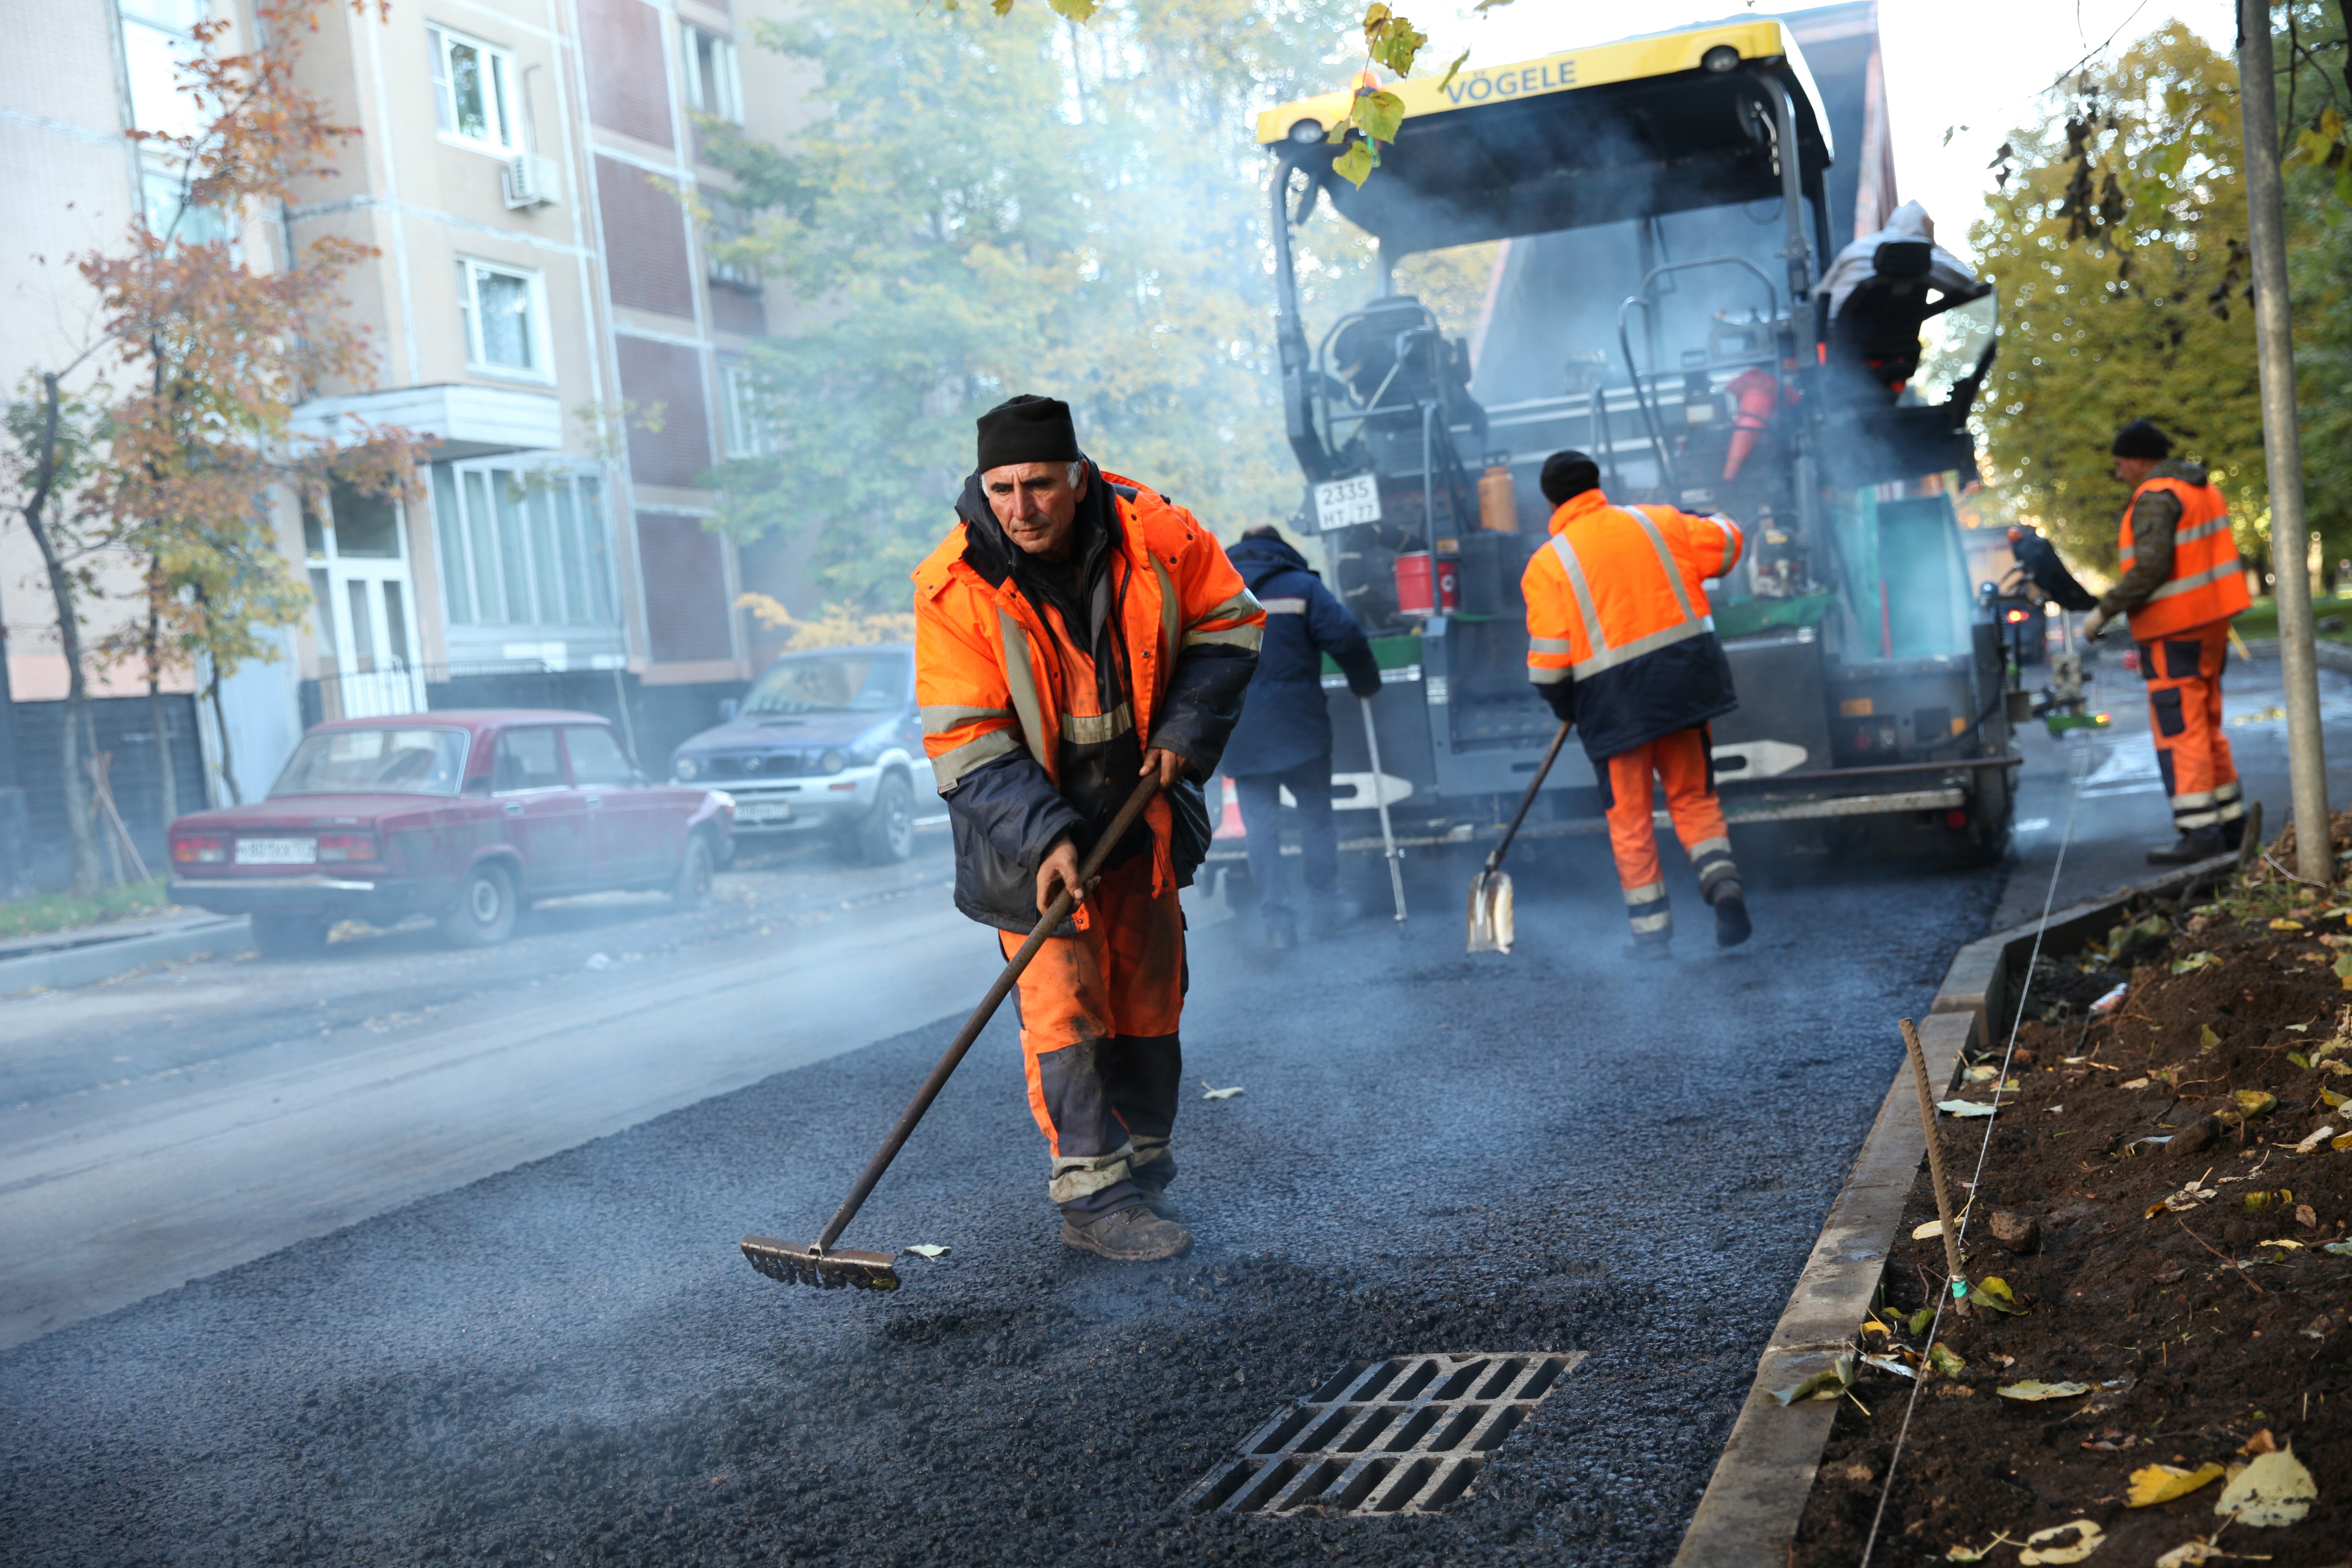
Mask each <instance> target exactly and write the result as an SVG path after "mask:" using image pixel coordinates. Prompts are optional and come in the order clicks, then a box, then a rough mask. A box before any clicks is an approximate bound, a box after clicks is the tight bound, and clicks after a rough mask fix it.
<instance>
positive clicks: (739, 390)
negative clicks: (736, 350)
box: [719, 361, 776, 458]
mask: <svg viewBox="0 0 2352 1568" xmlns="http://www.w3.org/2000/svg"><path fill="white" fill-rule="evenodd" d="M719 379H720V381H721V383H722V389H723V390H724V391H725V393H726V413H727V455H728V456H729V457H730V458H764V457H766V456H768V455H769V454H770V453H771V452H773V451H774V450H775V449H776V440H775V433H774V431H773V430H772V428H771V427H770V426H769V424H768V409H767V405H766V403H765V401H764V400H763V399H762V398H761V395H760V379H759V376H758V375H757V374H755V373H754V372H753V371H752V369H751V366H750V365H748V364H745V363H741V362H740V361H734V362H730V363H721V364H720V365H719Z"/></svg>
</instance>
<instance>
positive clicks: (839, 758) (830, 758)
mask: <svg viewBox="0 0 2352 1568" xmlns="http://www.w3.org/2000/svg"><path fill="white" fill-rule="evenodd" d="M816 765H817V766H818V767H821V768H823V769H824V771H825V772H826V773H839V772H840V771H841V770H842V769H844V768H845V767H847V766H848V765H849V759H848V758H847V757H845V756H843V755H842V754H841V753H840V752H833V751H828V752H825V754H824V755H823V756H821V757H819V758H818V759H817V760H816Z"/></svg>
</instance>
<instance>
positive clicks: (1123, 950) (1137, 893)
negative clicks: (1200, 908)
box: [915, 395, 1265, 1262]
mask: <svg viewBox="0 0 2352 1568" xmlns="http://www.w3.org/2000/svg"><path fill="white" fill-rule="evenodd" d="M956 512H957V515H958V517H959V518H960V520H961V521H959V522H958V523H957V525H956V526H955V528H953V529H952V530H950V532H949V533H948V536H947V538H946V539H945V540H944V541H942V542H940V546H939V548H938V549H936V550H934V551H933V552H931V554H930V557H929V559H928V560H926V561H925V562H924V563H922V565H920V566H919V567H918V568H917V569H916V571H915V681H916V693H917V700H918V701H919V703H920V704H921V705H922V719H923V745H924V748H925V750H926V751H928V752H929V754H930V758H931V769H932V772H933V774H934V775H935V776H936V778H937V779H938V782H939V789H940V795H942V796H943V797H945V799H946V801H947V805H948V810H949V814H950V818H951V819H952V821H953V824H954V832H955V856H956V880H955V901H956V907H957V908H958V909H960V910H962V911H963V912H964V913H965V914H967V915H969V916H971V918H972V919H973V920H976V921H980V922H981V923H982V924H983V925H991V926H994V927H996V928H997V930H998V931H999V932H1000V938H999V941H1000V942H1001V944H1002V946H1003V952H1004V953H1005V955H1006V956H1007V957H1008V958H1009V957H1011V956H1012V955H1013V952H1014V951H1015V950H1016V949H1017V948H1018V947H1019V946H1020V945H1021V942H1022V939H1023V938H1024V937H1025V936H1026V935H1027V934H1028V932H1029V930H1030V928H1031V927H1032V926H1034V925H1035V924H1036V923H1037V920H1038V917H1039V916H1040V915H1041V914H1043V913H1044V912H1045V910H1046V907H1047V906H1048V905H1049V904H1051V903H1052V902H1053V901H1054V900H1055V897H1056V896H1057V895H1058V894H1059V893H1060V891H1061V889H1063V888H1064V887H1066V886H1071V885H1075V883H1076V880H1077V873H1078V863H1079V858H1080V857H1081V856H1083V855H1085V854H1086V853H1087V852H1088V851H1089V850H1091V849H1092V848H1093V847H1094V845H1095V842H1096V839H1097V837H1099V835H1100V834H1101V833H1102V832H1103V831H1104V830H1105V829H1106V828H1107V827H1108V826H1109V825H1110V822H1111V819H1112V818H1113V817H1114V816H1117V815H1118V809H1119V807H1120V806H1121V805H1124V804H1126V802H1127V799H1128V797H1129V795H1131V794H1132V793H1133V792H1134V790H1135V787H1136V784H1137V781H1138V780H1139V779H1140V778H1142V777H1143V776H1145V775H1146V774H1152V773H1156V774H1157V775H1158V778H1159V781H1160V790H1161V794H1160V795H1159V796H1157V797H1156V798H1154V799H1153V800H1152V802H1151V804H1150V806H1149V807H1148V808H1147V809H1146V811H1145V814H1144V816H1143V818H1142V820H1141V821H1140V822H1139V823H1138V824H1137V826H1135V827H1133V828H1132V829H1130V830H1129V833H1128V835H1127V837H1125V838H1124V839H1122V840H1121V841H1120V842H1119V843H1118V844H1117V845H1115V846H1114V847H1113V848H1112V849H1111V851H1110V854H1109V856H1108V858H1107V860H1106V861H1105V862H1104V868H1103V871H1102V874H1101V875H1100V876H1099V877H1098V878H1097V880H1096V882H1095V883H1094V884H1093V885H1092V886H1090V887H1088V888H1087V889H1083V894H1084V902H1083V903H1082V904H1081V905H1080V906H1079V909H1078V911H1077V913H1076V915H1075V916H1074V917H1073V919H1072V921H1071V923H1070V924H1069V925H1068V926H1066V927H1065V928H1064V929H1063V930H1062V931H1060V932H1059V933H1057V934H1056V935H1055V937H1054V938H1052V939H1051V940H1049V941H1047V942H1046V943H1045V947H1044V949H1043V950H1042V951H1040V952H1039V953H1038V954H1037V957H1036V959H1035V961H1034V963H1031V964H1030V966H1029V968H1028V970H1027V971H1026V972H1025V973H1024V974H1023V975H1022V977H1021V988H1020V994H1019V995H1020V1009H1021V1054H1022V1058H1023V1061H1024V1066H1025V1068H1026V1069H1027V1073H1028V1079H1029V1108H1030V1110H1031V1111H1032V1113H1033V1114H1034V1115H1035V1117H1036V1119H1037V1126H1038V1128H1039V1130H1040V1131H1043V1132H1044V1133H1045V1142H1046V1146H1047V1148H1048V1150H1049V1151H1050V1152H1051V1154H1052V1158H1053V1173H1052V1176H1051V1178H1050V1183H1049V1185H1048V1187H1047V1192H1048V1194H1049V1195H1050V1196H1051V1197H1052V1199H1053V1201H1054V1202H1055V1204H1056V1205H1059V1206H1060V1208H1061V1211H1062V1240H1063V1242H1064V1244H1065V1245H1066V1246H1070V1247H1079V1248H1082V1249H1084V1250H1086V1251H1088V1252H1097V1253H1100V1254H1101V1255H1102V1256H1104V1257H1106V1258H1118V1259H1120V1260H1122V1261H1128V1262H1144V1261H1148V1260H1150V1259H1152V1258H1168V1257H1172V1256H1173V1255H1175V1254H1176V1253H1179V1252H1181V1251H1183V1250H1184V1249H1185V1248H1186V1247H1190V1246H1191V1245H1192V1236H1191V1234H1190V1233H1189V1232H1187V1231H1186V1230H1185V1229H1184V1227H1183V1226H1181V1225H1180V1224H1178V1223H1177V1216H1176V1210H1175V1208H1174V1207H1173V1205H1171V1204H1170V1202H1169V1201H1168V1197H1167V1191H1168V1184H1169V1183H1170V1181H1171V1180H1172V1179H1173V1178H1174V1176H1175V1174H1176V1168H1177V1167H1176V1157H1175V1153H1174V1152H1173V1150H1172V1148H1171V1145H1170V1142H1169V1139H1170V1136H1171V1133H1172V1131H1173V1130H1174V1126H1175V1121H1176V1099H1177V1094H1178V1090H1179V1085H1180V1083H1181V1079H1182V1075H1183V1057H1182V1053H1181V1048H1180V1047H1179V1045H1178V1042H1177V1021H1178V1018H1179V1016H1180V1015H1181V1013H1182V1011H1183V1005H1184V984H1185V969H1184V923H1183V917H1182V914H1181V911H1180V910H1179V909H1178V906H1177V901H1176V889H1177V888H1178V886H1179V885H1180V883H1181V881H1183V880H1189V879H1190V876H1191V873H1192V868H1194V867H1196V866H1197V865H1198V864H1199V863H1200V860H1201V858H1202V856H1203V855H1205V853H1206V852H1207V847H1208V836H1209V825H1208V816H1207V811H1206V808H1205V806H1204V805H1203V804H1202V799H1201V796H1200V793H1199V784H1200V783H1201V781H1203V780H1205V779H1206V778H1207V777H1208V776H1209V775H1210V774H1211V773H1213V772H1214V771H1215V770H1216V766H1217V760H1218V758H1219V756H1220V755H1221V754H1222V752H1223V750H1224V745H1225V738H1226V736H1227V735H1228V734H1230V733H1231V732H1232V731H1233V727H1234V720H1235V719H1237V718H1238V717H1239V716H1240V713H1241V704H1242V693H1243V691H1244V689H1245V688H1246V687H1247V686H1248V685H1249V681H1250V673H1251V671H1252V669H1253V668H1255V665H1256V663H1257V649H1258V639H1259V637H1260V636H1261V634H1262V632H1263V630H1264V628H1265V612H1264V611H1263V610H1261V609H1260V608H1259V607H1258V604H1257V601H1256V600H1255V599H1254V598H1253V597H1251V595H1250V592H1249V590H1248V589H1247V588H1245V587H1244V586H1243V584H1242V579H1241V575H1240V574H1239V573H1237V572H1235V571H1234V568H1233V565H1232V563H1230V562H1228V561H1227V560H1226V559H1225V552H1224V551H1223V549H1222V548H1220V547H1219V545H1218V543H1217V542H1216V540H1215V538H1214V537H1213V536H1212V535H1211V534H1210V532H1209V531H1208V530H1207V529H1205V528H1203V527H1202V526H1201V524H1200V522H1199V521H1197V520H1196V519H1195V518H1194V517H1193V516H1192V513H1190V512H1188V511H1186V510H1184V509H1183V508H1181V507H1179V506H1176V505H1174V504H1172V503H1171V502H1170V501H1168V500H1165V499H1163V498H1162V497H1160V496H1158V495H1156V494H1154V493H1153V492H1152V491H1151V490H1150V489H1146V488H1145V487H1143V486H1141V485H1139V484H1137V483H1135V482H1134V481H1133V480H1130V479H1120V478H1119V477H1118V476H1117V475H1115V474H1106V473H1104V472H1103V471H1102V470H1101V469H1100V468H1097V467H1096V466H1095V465H1094V464H1093V463H1092V462H1091V461H1089V460H1088V459H1087V458H1086V457H1085V455H1084V454H1082V453H1081V452H1080V451H1079V450H1078V443H1077V436H1076V431H1075V429H1074V428H1073V426H1072V425H1071V422H1070V410H1069V407H1068V405H1066V404H1063V403H1061V402H1058V401H1056V400H1055V399H1053V398H1049V397H1033V396H1025V395H1024V396H1021V397H1015V398H1013V400H1011V401H1010V402H1008V403H1003V404H1001V405H998V406H996V407H994V408H992V409H990V410H989V411H988V412H987V413H986V414H984V415H982V416H981V418H980V458H979V463H978V466H977V468H975V470H974V472H973V473H972V475H971V478H969V479H966V480H965V481H964V488H963V495H962V498H961V500H958V501H957V503H956ZM1182 781H1190V783H1189V786H1188V787H1182Z"/></svg>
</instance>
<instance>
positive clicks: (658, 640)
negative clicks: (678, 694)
mask: <svg viewBox="0 0 2352 1568" xmlns="http://www.w3.org/2000/svg"><path fill="white" fill-rule="evenodd" d="M637 565H638V570H639V571H640V572H641V573H642V574H644V577H645V584H646V640H647V641H648V642H649V643H651V644H652V647H653V657H654V662H655V663H656V664H679V663H686V662H688V661H691V660H697V659H713V658H734V657H735V647H734V643H733V639H732V638H731V637H730V636H729V635H728V624H727V623H728V617H729V616H730V615H732V614H733V612H732V611H731V610H730V608H729V606H728V603H727V559H726V553H725V551H724V549H723V548H722V547H721V545H720V543H719V536H718V535H717V534H715V533H712V532H709V531H707V530H706V529H704V527H703V526H702V520H701V519H700V518H695V517H679V516H677V515H676V514H675V513H671V512H658V511H641V512H639V513H637Z"/></svg>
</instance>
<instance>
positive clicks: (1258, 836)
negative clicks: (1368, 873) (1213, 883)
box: [1234, 752, 1339, 931]
mask: <svg viewBox="0 0 2352 1568" xmlns="http://www.w3.org/2000/svg"><path fill="white" fill-rule="evenodd" d="M1285 789H1287V790H1288V791H1290V795H1291V798H1292V799H1294V800H1296V801H1297V803H1298V849H1299V859H1300V860H1301V861H1302V862H1303V863H1304V864H1303V866H1302V869H1303V870H1304V871H1305V873H1306V879H1307V893H1308V895H1309V896H1310V897H1312V896H1323V897H1328V896H1330V895H1332V894H1335V893H1337V892H1338V891H1339V828H1338V827H1337V826H1335V825H1334V824H1333V822H1332V819H1331V753H1330V752H1324V753H1323V754H1322V755H1321V756H1319V757H1315V758H1311V759H1309V760H1308V761H1307V762H1304V763H1299V764H1298V765H1297V767H1295V768H1291V769H1288V770H1286V771H1285V772H1283V773H1248V774H1244V775H1241V776H1237V777H1235V778H1234V794H1235V795H1238V796H1240V798H1241V806H1242V827H1243V828H1244V831H1246V832H1247V833H1248V835H1249V868H1250V880H1251V881H1252V882H1254V883H1255V884H1256V886H1257V907H1258V917H1259V918H1260V919H1261V920H1263V921H1265V924H1266V928H1267V929H1268V930H1269V931H1271V930H1275V929H1277V928H1279V929H1282V930H1286V931H1287V930H1291V929H1293V928H1294V926H1295V925H1296V921H1297V917H1296V914H1295V912H1294V910H1293V907H1292V904H1291V901H1290V890H1289V887H1288V879H1286V877H1285V875H1284V874H1283V869H1282V792H1283V791H1284V790H1285Z"/></svg>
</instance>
